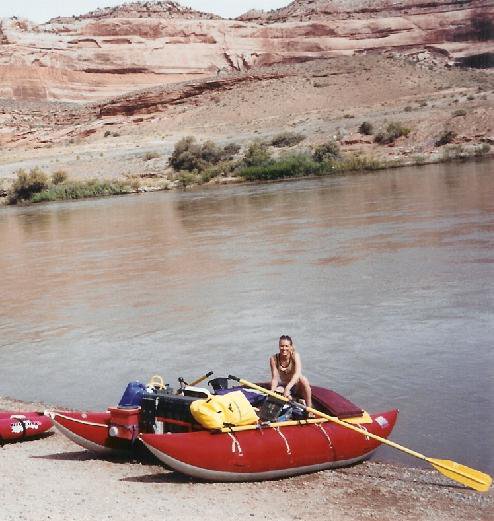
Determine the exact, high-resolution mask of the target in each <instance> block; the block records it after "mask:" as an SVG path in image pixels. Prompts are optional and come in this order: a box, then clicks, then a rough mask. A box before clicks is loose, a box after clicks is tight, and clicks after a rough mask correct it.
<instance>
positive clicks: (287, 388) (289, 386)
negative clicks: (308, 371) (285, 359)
mask: <svg viewBox="0 0 494 521" xmlns="http://www.w3.org/2000/svg"><path fill="white" fill-rule="evenodd" d="M293 361H294V363H295V371H294V373H293V376H292V377H291V378H290V381H289V382H288V383H287V384H286V385H285V392H284V393H283V395H284V396H286V397H287V398H289V397H290V391H291V390H292V387H293V386H294V385H295V384H296V383H297V382H298V381H299V380H300V377H301V376H302V361H301V360H300V355H299V354H298V353H297V352H295V353H294V356H293Z"/></svg>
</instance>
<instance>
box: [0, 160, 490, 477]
mask: <svg viewBox="0 0 494 521" xmlns="http://www.w3.org/2000/svg"><path fill="white" fill-rule="evenodd" d="M0 245H1V246H0V247H1V250H0V275H1V278H0V294H1V300H0V395H4V396H10V397H15V398H18V399H23V400H28V401H36V400H41V401H44V402H47V403H52V404H57V405H61V406H67V407H75V408H87V409H98V408H104V407H106V406H107V405H110V404H114V403H116V402H117V401H118V399H119V397H120V394H121V392H122V391H123V388H124V387H125V385H126V383H127V382H128V381H130V380H141V381H146V380H147V379H148V378H149V377H150V376H151V375H153V374H162V375H163V377H164V378H165V380H167V381H169V382H170V383H172V384H175V382H176V379H177V377H178V376H183V377H185V378H186V379H193V378H195V377H197V376H198V375H200V374H202V373H204V372H206V371H208V370H210V369H211V370H214V371H215V374H216V375H217V376H223V375H227V374H228V373H233V374H237V375H239V376H243V377H245V378H249V379H251V380H257V381H258V380H263V379H266V378H267V377H268V357H269V355H270V354H271V353H273V352H275V350H276V348H277V338H278V336H279V335H280V334H282V333H285V334H289V335H291V336H292V337H293V338H294V341H295V344H296V347H297V349H298V350H299V352H300V353H301V356H302V361H303V365H304V373H305V374H306V375H307V376H308V377H309V379H310V380H311V382H313V383H314V384H318V385H323V386H328V387H331V388H333V389H335V390H336V391H338V392H340V393H341V394H343V395H345V396H346V397H348V398H350V399H351V400H352V401H354V402H356V403H358V404H359V405H361V406H362V407H364V408H365V409H367V410H368V411H370V412H377V411H380V410H385V409H389V408H394V407H397V408H399V409H400V411H401V412H400V416H399V420H398V424H397V427H396V429H395V432H394V435H393V439H394V440H395V441H397V442H399V443H402V444H404V445H406V446H408V447H410V448H412V449H415V450H418V451H420V452H424V453H425V454H426V455H428V456H432V457H440V458H451V459H454V460H456V461H459V462H462V463H465V464H467V465H469V466H473V467H476V468H479V469H481V470H484V471H489V472H492V471H493V470H494V462H493V457H492V456H493V449H492V440H493V434H492V433H493V432H494V421H493V416H494V413H493V405H494V392H493V391H494V383H493V382H494V349H493V344H494V163H493V162H492V161H491V162H481V163H480V162H479V163H475V162H472V163H454V164H446V165H435V166H428V167H422V168H406V169H396V170H391V171H383V172H379V173H373V174H366V175H354V176H344V177H333V178H322V179H307V180H301V181H296V182H285V183H277V184H265V185H242V186H231V187H220V188H207V189H206V188H204V189H197V190H193V191H188V192H185V193H183V192H176V193H168V192H160V193H155V194H146V195H135V196H125V197H116V198H110V199H99V200H87V201H79V202H71V203H54V204H46V205H38V206H32V207H29V208H6V209H2V210H0ZM375 457H376V458H377V459H381V460H389V459H393V460H400V461H403V462H405V461H406V462H407V463H410V464H415V463H416V460H412V459H410V458H409V457H407V456H405V455H402V454H401V453H398V452H396V451H392V450H391V449H387V448H386V449H380V450H379V451H378V452H377V453H376V456H375Z"/></svg>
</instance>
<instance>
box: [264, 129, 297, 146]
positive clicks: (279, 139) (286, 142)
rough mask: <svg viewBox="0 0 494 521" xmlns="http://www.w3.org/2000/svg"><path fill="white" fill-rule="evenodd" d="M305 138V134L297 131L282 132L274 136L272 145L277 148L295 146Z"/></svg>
mask: <svg viewBox="0 0 494 521" xmlns="http://www.w3.org/2000/svg"><path fill="white" fill-rule="evenodd" d="M304 139H305V136H304V135H303V134H299V133H297V132H282V133H281V134H277V135H276V136H274V137H273V139H272V140H271V142H270V145H271V146H273V147H277V148H283V147H293V146H295V145H298V144H299V143H300V142H301V141H303V140H304Z"/></svg>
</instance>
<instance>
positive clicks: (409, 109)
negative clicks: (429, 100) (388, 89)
mask: <svg viewBox="0 0 494 521" xmlns="http://www.w3.org/2000/svg"><path fill="white" fill-rule="evenodd" d="M403 110H404V111H405V112H412V110H413V107H412V106H411V105H407V106H406V107H405V108H404V109H403Z"/></svg>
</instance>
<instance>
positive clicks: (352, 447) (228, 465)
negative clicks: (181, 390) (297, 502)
mask: <svg viewBox="0 0 494 521" xmlns="http://www.w3.org/2000/svg"><path fill="white" fill-rule="evenodd" d="M397 414H398V411H397V410H392V411H388V412H385V413H380V414H374V415H371V416H370V418H371V420H372V422H371V423H366V424H365V425H364V424H357V425H358V426H359V427H360V428H363V429H364V430H366V431H368V432H370V433H372V434H377V435H378V436H381V437H383V438H387V437H388V436H389V434H390V433H391V431H392V430H393V427H394V424H395V422H396V417H397ZM367 421H368V420H367ZM285 423H286V424H287V425H286V426H283V423H280V424H278V426H268V427H265V428H256V429H255V430H243V431H237V432H235V431H234V430H232V431H231V432H221V433H218V434H217V433H214V432H194V433H174V434H141V435H140V439H141V440H142V442H143V443H144V445H145V446H146V447H148V449H149V450H150V451H151V452H152V453H153V454H154V455H155V456H156V457H157V458H158V459H159V460H160V461H162V462H163V463H164V464H165V465H167V466H168V467H170V468H172V469H174V470H176V471H178V472H181V473H183V474H187V475H189V476H193V477H195V478H200V479H206V480H211V481H252V480H256V481H258V480H264V479H274V478H281V477H288V476H294V475H296V474H304V473H307V472H315V471H319V470H325V469H330V468H336V467H342V466H346V465H351V464H353V463H357V462H359V461H362V460H364V459H365V458H367V457H369V456H370V454H371V453H372V452H373V451H374V450H375V449H376V448H377V447H378V446H379V445H380V443H379V442H378V441H375V440H373V439H371V438H369V437H366V436H363V435H362V434H359V433H357V432H354V431H351V430H349V429H346V428H345V427H342V426H340V425H336V424H334V423H331V422H324V423H322V422H318V420H313V421H312V422H311V420H308V422H307V423H304V421H301V422H285ZM293 423H296V424H295V425H293ZM275 425H276V424H275Z"/></svg>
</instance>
